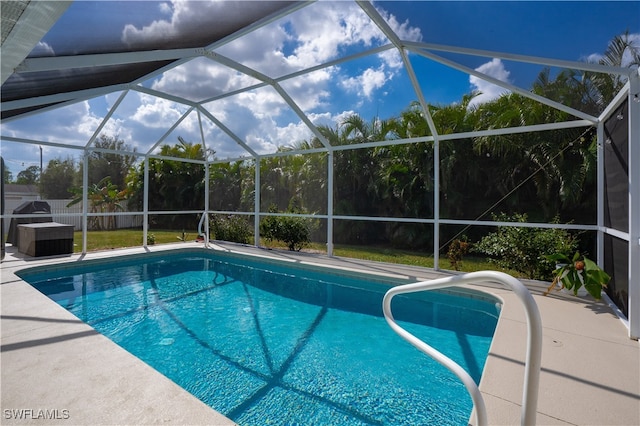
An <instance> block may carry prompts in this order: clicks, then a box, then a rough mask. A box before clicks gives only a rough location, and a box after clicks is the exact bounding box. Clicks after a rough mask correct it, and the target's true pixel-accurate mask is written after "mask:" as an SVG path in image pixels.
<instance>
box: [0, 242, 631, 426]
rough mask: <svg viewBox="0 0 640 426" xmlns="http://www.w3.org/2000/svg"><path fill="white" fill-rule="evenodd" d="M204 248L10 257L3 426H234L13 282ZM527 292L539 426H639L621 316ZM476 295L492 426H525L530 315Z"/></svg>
mask: <svg viewBox="0 0 640 426" xmlns="http://www.w3.org/2000/svg"><path fill="white" fill-rule="evenodd" d="M202 246H203V244H201V243H178V244H170V245H161V246H151V247H149V248H147V249H144V248H142V247H139V248H134V249H123V250H111V251H104V252H96V253H90V254H87V255H84V256H80V255H71V256H62V257H61V256H57V257H48V258H30V257H27V256H23V255H21V254H19V253H15V252H11V250H10V252H9V253H8V256H7V257H6V258H5V260H4V261H3V262H2V265H1V271H0V273H1V276H0V277H1V278H0V279H1V281H0V282H1V285H0V298H1V306H2V318H1V321H0V331H1V336H2V351H1V353H0V366H1V379H2V380H1V382H0V384H1V391H2V395H1V404H0V406H1V408H2V414H1V415H2V424H45V423H46V424H58V423H59V424H65V423H66V424H70V423H71V424H216V425H217V424H220V425H222V424H234V423H233V422H232V421H230V420H229V419H227V418H225V417H224V416H222V415H221V414H219V413H217V412H216V411H214V410H212V409H211V408H210V407H208V406H206V405H205V404H204V403H202V402H200V401H199V400H198V399H197V398H195V397H193V396H192V395H190V394H189V393H187V392H186V391H185V390H183V389H182V388H180V387H179V386H177V385H176V384H174V383H173V382H171V381H170V380H169V379H167V378H166V377H164V376H162V375H161V374H160V373H158V372H156V371H155V370H153V369H152V368H151V367H149V366H148V365H146V364H145V363H143V362H142V361H140V360H139V359H137V358H135V357H134V356H133V355H131V354H129V353H128V352H126V351H124V350H123V349H122V348H120V347H119V346H117V345H116V344H115V343H113V342H111V341H110V340H108V339H107V338H106V337H104V336H102V335H100V334H97V333H96V332H95V331H93V329H92V328H91V327H89V326H88V325H86V324H84V323H82V322H80V321H79V320H77V318H76V317H74V316H73V315H72V314H70V313H69V312H67V311H66V310H65V309H64V308H62V307H61V306H59V305H58V304H56V303H55V302H53V301H51V300H50V299H49V298H47V297H46V296H44V295H42V294H41V293H39V292H38V291H36V290H35V289H33V288H32V287H31V286H30V285H28V284H27V283H25V282H24V281H22V280H20V279H19V278H18V277H17V276H16V275H15V272H16V271H18V270H21V269H24V268H29V267H33V266H41V265H52V264H56V265H59V264H60V263H63V262H76V261H79V260H84V259H86V260H88V259H104V258H108V257H113V256H116V255H129V254H141V253H149V252H151V253H155V252H161V251H167V250H169V251H170V250H175V249H177V248H194V249H198V248H201V247H202ZM8 248H9V247H8ZM212 248H213V249H214V250H222V251H227V252H230V253H239V254H249V255H252V256H258V257H263V258H265V259H275V260H280V261H287V262H295V263H299V264H305V265H311V266H314V265H315V266H321V267H327V266H330V267H337V268H343V269H344V270H345V271H352V272H356V273H357V272H366V273H372V272H373V273H377V274H379V275H382V276H385V277H389V278H392V277H398V278H402V279H411V280H415V281H422V280H428V279H434V278H439V277H443V276H448V275H451V274H452V273H450V272H441V271H434V270H432V269H426V268H420V267H413V266H406V265H396V264H387V263H380V262H368V261H361V260H356V259H347V258H335V257H327V256H325V255H322V254H309V253H293V252H283V251H278V250H264V249H259V248H256V247H252V246H242V245H236V244H230V243H215V244H212ZM9 249H10V248H9ZM523 282H524V283H525V284H526V285H527V287H528V288H529V290H530V291H531V293H532V294H533V297H534V299H535V301H536V303H537V304H538V307H539V309H540V312H541V316H542V319H543V358H542V369H541V376H540V392H539V399H538V410H537V411H538V415H537V420H538V424H557V425H567V424H574V425H575V424H620V425H624V424H640V344H639V343H638V342H637V341H634V340H630V339H629V338H628V331H627V329H626V327H625V326H624V324H623V323H622V322H621V321H620V319H619V318H618V317H617V316H616V314H615V313H614V311H613V310H612V309H611V308H610V307H609V306H608V305H607V303H606V302H604V301H599V302H596V301H594V300H592V299H590V298H589V299H586V298H585V299H583V298H576V297H574V296H568V295H564V294H561V293H553V294H551V295H549V296H546V297H545V296H543V295H542V293H543V291H544V290H545V288H546V285H545V283H540V282H535V281H526V280H523ZM468 287H469V288H472V289H475V290H481V291H484V292H486V293H489V294H491V295H494V296H496V297H498V298H499V299H500V300H502V301H503V307H502V311H501V315H500V319H499V322H498V327H497V329H496V335H495V337H494V340H493V343H492V346H491V349H490V353H489V356H488V358H487V362H486V365H485V370H484V374H483V378H482V381H481V384H480V389H481V391H482V393H483V396H484V399H485V403H486V406H487V411H488V419H489V423H490V424H517V423H520V411H521V407H520V404H521V398H522V386H523V376H524V360H525V347H526V325H525V317H524V313H523V311H522V308H521V307H520V306H519V303H518V302H517V299H516V297H515V295H513V294H512V293H511V292H510V291H509V290H506V289H502V288H501V287H499V286H498V285H491V284H484V285H471V286H468ZM72 365H73V366H74V368H70V366H72ZM114 366H118V367H117V368H115V367H114ZM19 416H22V417H23V418H22V419H19V418H17V417H19ZM45 419H46V421H43V420H45ZM473 422H474V419H473V417H472V419H471V423H473Z"/></svg>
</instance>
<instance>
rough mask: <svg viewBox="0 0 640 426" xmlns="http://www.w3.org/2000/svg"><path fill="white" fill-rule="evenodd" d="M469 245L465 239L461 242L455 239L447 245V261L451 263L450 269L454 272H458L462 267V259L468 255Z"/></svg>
mask: <svg viewBox="0 0 640 426" xmlns="http://www.w3.org/2000/svg"><path fill="white" fill-rule="evenodd" d="M469 247H470V244H469V242H468V241H467V239H466V237H463V238H462V239H461V240H459V239H455V240H453V241H451V244H449V250H447V259H449V262H450V263H451V267H452V268H453V269H455V270H456V271H459V270H460V268H461V267H462V258H463V256H465V255H466V254H467V253H469Z"/></svg>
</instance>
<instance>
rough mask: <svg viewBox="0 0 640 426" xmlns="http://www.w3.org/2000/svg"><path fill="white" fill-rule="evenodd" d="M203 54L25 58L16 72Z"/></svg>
mask: <svg viewBox="0 0 640 426" xmlns="http://www.w3.org/2000/svg"><path fill="white" fill-rule="evenodd" d="M203 54H204V49H202V48H192V49H169V50H146V51H139V52H118V53H97V54H93V55H73V56H45V57H41V58H27V59H25V60H24V61H22V63H21V64H20V65H18V67H17V68H16V72H19V73H29V72H38V71H54V70H67V69H77V68H92V67H102V66H113V65H124V64H138V63H144V62H154V61H167V60H177V59H190V58H195V57H198V56H202V55H203Z"/></svg>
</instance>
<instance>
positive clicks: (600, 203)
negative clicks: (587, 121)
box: [596, 121, 604, 267]
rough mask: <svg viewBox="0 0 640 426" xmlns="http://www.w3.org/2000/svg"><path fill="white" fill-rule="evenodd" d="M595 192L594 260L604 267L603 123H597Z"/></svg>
mask: <svg viewBox="0 0 640 426" xmlns="http://www.w3.org/2000/svg"><path fill="white" fill-rule="evenodd" d="M596 144H597V154H596V155H597V166H596V174H597V186H596V187H597V191H596V197H597V200H596V208H597V220H596V224H597V225H598V232H597V234H596V247H597V249H596V260H597V262H598V265H599V266H600V267H602V266H603V265H604V231H603V229H604V122H603V121H599V122H598V131H597V141H596Z"/></svg>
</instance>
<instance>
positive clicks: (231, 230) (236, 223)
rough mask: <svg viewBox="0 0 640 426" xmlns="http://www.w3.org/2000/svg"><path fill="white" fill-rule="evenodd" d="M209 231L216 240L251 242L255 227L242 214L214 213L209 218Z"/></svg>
mask: <svg viewBox="0 0 640 426" xmlns="http://www.w3.org/2000/svg"><path fill="white" fill-rule="evenodd" d="M209 232H211V234H212V236H213V238H214V239H216V240H221V241H232V242H234V243H241V244H249V243H250V242H251V236H252V235H253V229H252V227H251V225H250V224H249V222H248V221H247V220H246V219H245V218H244V217H241V216H236V215H229V216H222V215H214V216H213V217H211V219H210V220H209Z"/></svg>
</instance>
